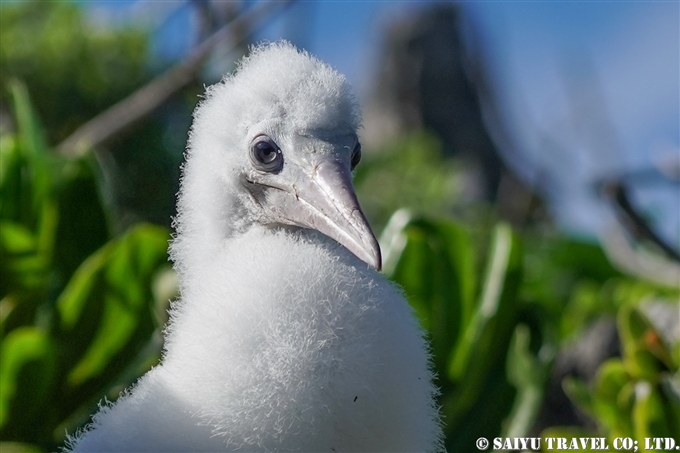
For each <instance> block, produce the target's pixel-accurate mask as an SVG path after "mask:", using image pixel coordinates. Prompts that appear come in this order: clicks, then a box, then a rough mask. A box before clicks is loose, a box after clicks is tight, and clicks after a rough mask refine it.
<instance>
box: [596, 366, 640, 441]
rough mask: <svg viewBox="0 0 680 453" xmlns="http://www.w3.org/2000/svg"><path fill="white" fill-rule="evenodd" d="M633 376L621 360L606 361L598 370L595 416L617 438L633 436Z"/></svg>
mask: <svg viewBox="0 0 680 453" xmlns="http://www.w3.org/2000/svg"><path fill="white" fill-rule="evenodd" d="M630 382H631V376H630V375H629V373H628V372H627V371H626V368H625V367H624V365H623V363H622V362H621V360H619V359H610V360H607V361H605V362H604V363H603V364H602V365H601V366H600V368H598V370H597V374H596V376H595V384H594V386H593V399H592V401H593V404H592V410H593V415H595V417H596V418H597V419H598V420H600V422H602V423H604V424H605V425H606V426H607V427H608V429H609V430H611V431H612V432H614V433H615V435H617V436H632V435H633V425H632V424H631V420H630V412H631V409H632V406H631V403H632V400H631V399H630V398H627V397H626V395H627V394H629V392H630V390H629V389H630V386H629V383H630Z"/></svg>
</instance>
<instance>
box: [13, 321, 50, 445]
mask: <svg viewBox="0 0 680 453" xmlns="http://www.w3.org/2000/svg"><path fill="white" fill-rule="evenodd" d="M1 350H2V357H0V364H1V365H2V367H1V368H2V373H1V374H0V432H1V433H2V435H3V437H5V438H21V436H22V435H25V434H26V433H27V432H30V430H31V425H33V424H35V423H40V421H41V419H46V418H48V417H49V413H48V411H47V408H48V407H49V404H50V401H49V397H50V396H51V394H52V393H51V392H52V390H53V385H54V378H55V374H56V360H57V357H56V350H55V345H54V343H53V341H52V339H50V337H49V336H48V335H47V333H46V332H44V331H41V330H38V329H36V328H33V327H21V328H18V329H15V330H13V331H12V332H10V333H8V334H7V336H6V337H5V338H4V339H3V341H2V349H1Z"/></svg>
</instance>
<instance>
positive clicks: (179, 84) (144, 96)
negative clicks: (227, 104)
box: [58, 0, 292, 157]
mask: <svg viewBox="0 0 680 453" xmlns="http://www.w3.org/2000/svg"><path fill="white" fill-rule="evenodd" d="M290 3H292V0H280V1H276V0H271V1H266V2H262V3H260V4H258V5H257V6H256V7H255V8H253V9H251V10H249V11H246V12H244V13H243V14H241V15H239V16H238V17H237V18H235V19H234V20H232V21H231V22H229V23H228V24H226V25H224V26H223V27H221V28H220V29H218V30H217V31H216V32H215V33H213V34H212V35H210V36H209V37H208V38H207V39H206V40H205V41H203V42H202V43H201V44H200V45H199V46H197V47H196V48H195V49H194V50H193V51H192V52H191V53H190V54H189V55H188V56H187V57H186V58H185V59H184V60H182V61H181V62H180V63H178V64H177V65H175V66H174V67H172V68H171V69H169V70H168V71H166V72H165V73H163V74H161V75H160V76H158V77H156V78H155V79H153V80H152V81H151V82H149V83H148V84H147V85H145V86H143V87H141V88H139V89H138V90H137V91H135V92H134V93H132V94H131V95H130V96H128V97H126V98H125V99H123V100H122V101H120V102H118V103H116V104H114V105H113V106H111V107H110V108H108V109H107V110H105V111H104V112H102V113H100V114H99V115H97V116H95V117H94V118H92V119H91V120H90V121H88V122H87V123H85V124H83V125H82V126H81V127H79V128H78V129H77V130H76V131H75V132H73V133H72V134H71V135H70V136H68V137H67V138H66V139H65V140H64V141H63V142H61V143H60V144H59V146H58V149H59V151H60V152H61V153H62V154H63V155H65V156H69V157H78V156H81V155H83V154H85V153H86V152H87V151H88V150H90V149H92V148H96V147H98V146H102V145H106V144H107V143H109V142H110V140H111V139H113V138H114V137H116V136H118V135H119V134H121V132H123V131H125V130H127V129H128V128H130V127H131V126H132V125H134V124H135V123H137V122H138V121H140V120H141V119H143V118H145V117H146V116H148V115H149V114H150V113H151V112H153V111H154V110H155V109H156V108H158V107H160V106H161V105H163V103H165V102H166V101H167V100H168V99H170V98H171V97H172V96H173V95H174V94H176V93H177V92H178V91H180V90H181V89H182V88H184V87H186V86H187V85H189V84H190V83H191V82H192V81H193V80H194V79H195V77H196V75H197V74H198V71H199V70H200V69H201V67H202V65H203V63H205V61H206V60H207V59H208V57H209V56H210V53H211V52H212V50H213V48H214V47H215V46H216V45H217V44H219V43H223V45H224V46H226V47H229V48H232V47H234V46H236V45H238V44H239V42H238V41H239V39H238V37H237V36H242V35H241V34H240V33H233V31H234V30H252V29H253V28H255V27H256V26H257V25H260V24H262V23H263V22H264V20H265V19H267V18H268V17H270V15H271V13H272V12H273V11H277V10H280V9H281V8H282V7H284V6H287V5H288V4H290Z"/></svg>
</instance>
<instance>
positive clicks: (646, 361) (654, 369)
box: [617, 306, 673, 381]
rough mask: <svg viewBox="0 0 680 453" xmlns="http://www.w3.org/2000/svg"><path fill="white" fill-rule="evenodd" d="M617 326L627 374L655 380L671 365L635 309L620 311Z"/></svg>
mask: <svg viewBox="0 0 680 453" xmlns="http://www.w3.org/2000/svg"><path fill="white" fill-rule="evenodd" d="M617 324H618V328H619V336H620V337H621V343H622V346H623V352H624V365H625V366H626V369H627V370H628V372H629V373H630V374H631V375H633V376H635V377H637V378H640V379H648V380H651V381H656V379H657V375H658V373H659V372H661V371H662V370H663V369H665V368H666V367H667V366H672V362H673V359H672V357H671V353H670V350H669V348H668V346H667V345H666V344H665V341H664V340H663V339H662V337H661V336H660V335H659V333H658V332H657V331H656V329H655V328H654V326H653V325H652V323H651V322H649V320H648V319H647V317H646V316H645V315H644V314H643V313H642V312H641V311H640V310H639V309H638V308H636V307H634V306H624V307H623V308H621V310H620V311H619V313H618V318H617ZM666 364H667V365H666Z"/></svg>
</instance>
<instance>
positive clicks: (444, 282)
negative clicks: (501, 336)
mask: <svg viewBox="0 0 680 453" xmlns="http://www.w3.org/2000/svg"><path fill="white" fill-rule="evenodd" d="M401 212H403V211H401ZM399 215H400V214H399V212H398V213H396V214H395V216H394V217H393V220H391V221H390V225H392V224H393V223H394V219H395V218H397V217H398V216H399ZM390 229H391V227H390V226H388V228H386V231H389V230H390ZM389 235H391V237H389V238H387V237H385V238H383V242H388V243H389V244H395V243H399V242H401V243H402V246H401V247H400V248H401V250H400V251H399V252H398V259H396V260H394V263H393V264H390V268H392V269H393V271H391V272H390V273H389V274H388V276H389V277H390V278H392V279H393V280H395V281H396V282H398V283H399V284H400V285H401V286H402V287H403V288H404V291H405V292H406V295H407V297H408V299H409V302H410V303H411V305H412V306H413V308H414V309H415V311H416V314H417V316H418V318H419V319H420V321H421V323H422V325H423V327H424V328H425V329H426V330H427V331H428V332H429V334H430V338H431V341H432V349H433V353H434V357H435V367H436V369H437V370H438V373H439V374H443V373H445V371H446V364H447V363H448V360H449V356H450V354H451V352H452V351H453V348H454V345H455V343H456V342H457V341H458V339H459V337H460V335H461V332H462V329H463V326H464V324H465V322H466V318H470V317H471V312H472V310H473V307H472V305H473V304H474V288H475V275H474V265H475V263H474V252H473V250H472V246H471V241H470V238H469V235H468V234H467V233H466V232H465V231H464V230H463V229H462V228H461V227H460V226H458V225H456V224H455V223H453V222H451V221H448V220H443V219H440V220H429V219H414V220H410V221H408V222H405V223H404V224H403V225H402V226H401V227H400V228H399V229H398V231H396V232H391V233H390V234H389ZM393 248H394V247H391V249H393ZM391 254H392V253H391V252H389V250H388V259H389V260H393V258H391V257H390V255H391ZM388 272H389V269H388Z"/></svg>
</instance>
